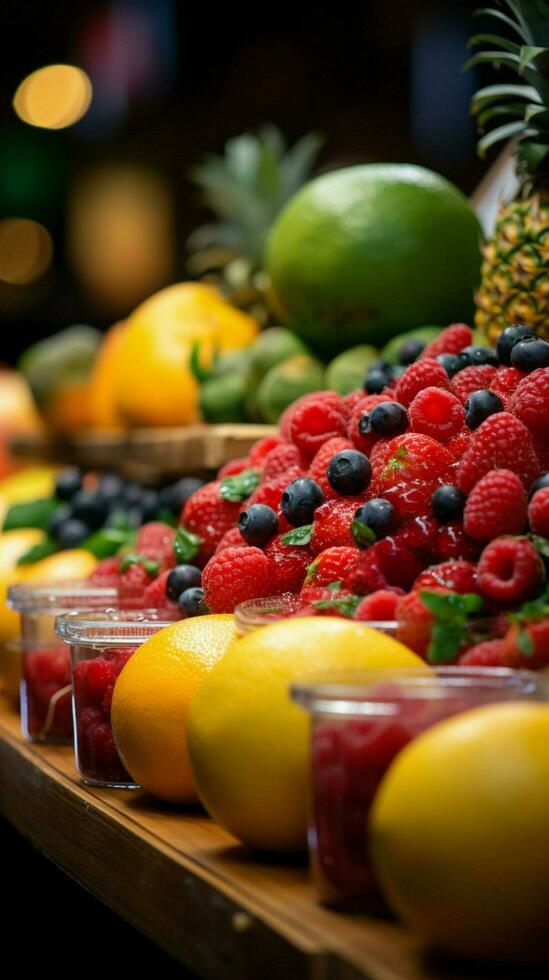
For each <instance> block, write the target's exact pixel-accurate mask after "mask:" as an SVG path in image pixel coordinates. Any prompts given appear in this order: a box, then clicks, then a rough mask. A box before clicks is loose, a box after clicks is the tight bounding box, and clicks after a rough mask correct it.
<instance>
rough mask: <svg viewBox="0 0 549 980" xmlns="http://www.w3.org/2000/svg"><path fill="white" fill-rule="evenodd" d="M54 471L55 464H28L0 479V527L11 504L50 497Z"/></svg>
mask: <svg viewBox="0 0 549 980" xmlns="http://www.w3.org/2000/svg"><path fill="white" fill-rule="evenodd" d="M56 471H57V467H55V466H30V467H27V469H24V470H21V471H20V472H18V473H13V474H12V475H11V476H7V477H4V479H2V480H0V527H1V526H2V525H3V523H4V518H5V516H6V513H7V511H8V508H9V507H11V505H12V504H20V503H23V502H25V501H28V500H38V499H40V498H44V497H50V496H51V495H52V494H53V490H54V485H55V474H56Z"/></svg>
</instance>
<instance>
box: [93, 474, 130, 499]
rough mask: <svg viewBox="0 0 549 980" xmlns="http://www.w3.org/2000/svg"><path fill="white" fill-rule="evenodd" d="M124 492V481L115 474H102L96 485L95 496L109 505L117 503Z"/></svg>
mask: <svg viewBox="0 0 549 980" xmlns="http://www.w3.org/2000/svg"><path fill="white" fill-rule="evenodd" d="M123 490H124V480H123V479H122V477H121V476H118V474H117V473H102V474H101V476H100V477H99V480H98V483H97V496H98V497H101V498H102V500H106V501H107V502H108V503H109V504H112V503H113V502H114V501H118V500H119V499H120V497H121V496H122V493H123Z"/></svg>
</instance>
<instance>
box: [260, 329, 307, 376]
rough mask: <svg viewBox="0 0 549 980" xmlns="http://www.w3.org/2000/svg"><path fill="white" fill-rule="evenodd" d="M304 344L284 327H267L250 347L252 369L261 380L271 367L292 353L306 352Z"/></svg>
mask: <svg viewBox="0 0 549 980" xmlns="http://www.w3.org/2000/svg"><path fill="white" fill-rule="evenodd" d="M308 353H309V351H308V350H307V348H306V347H305V344H304V343H303V341H302V340H300V339H299V337H296V335H295V333H292V331H291V330H287V328H286V327H269V328H268V330H264V331H263V332H262V333H260V334H259V337H258V338H257V340H255V341H254V343H253V345H252V348H251V364H252V370H253V371H254V373H255V374H256V375H257V376H258V379H259V380H261V379H262V378H264V377H265V375H266V374H267V371H270V370H271V368H273V367H276V365H277V364H281V363H282V361H286V360H287V359H288V358H289V357H292V356H293V355H294V354H308Z"/></svg>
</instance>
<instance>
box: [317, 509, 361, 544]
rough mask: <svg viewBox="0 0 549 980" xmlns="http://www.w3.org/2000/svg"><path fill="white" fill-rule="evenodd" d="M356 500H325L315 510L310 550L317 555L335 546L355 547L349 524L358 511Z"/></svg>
mask: <svg viewBox="0 0 549 980" xmlns="http://www.w3.org/2000/svg"><path fill="white" fill-rule="evenodd" d="M358 507H359V505H358V504H357V502H356V500H354V499H353V500H341V499H339V500H327V501H326V503H324V504H321V505H320V507H317V509H316V510H315V519H314V522H313V536H312V539H311V544H310V548H311V551H312V553H313V555H319V554H320V552H321V551H325V550H326V548H331V547H333V546H336V545H347V546H348V547H350V548H353V547H354V546H355V542H354V539H353V536H352V534H351V523H352V520H353V518H354V516H355V514H356V512H357V510H358Z"/></svg>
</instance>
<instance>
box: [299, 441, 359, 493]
mask: <svg viewBox="0 0 549 980" xmlns="http://www.w3.org/2000/svg"><path fill="white" fill-rule="evenodd" d="M352 448H353V444H352V442H349V440H348V439H344V438H343V436H336V437H335V439H328V442H327V443H326V444H325V445H324V446H322V448H321V449H319V450H318V452H317V453H316V455H315V456H314V458H313V460H312V462H311V465H310V466H309V469H308V472H307V476H308V477H309V479H310V480H314V481H315V482H316V483H318V485H319V487H320V489H321V490H322V492H323V494H324V496H325V497H326V499H329V498H330V497H336V496H338V495H337V494H336V491H335V490H334V489H333V487H332V486H331V485H330V482H329V480H328V477H327V476H326V471H327V469H328V465H329V463H330V461H331V459H332V457H333V456H335V454H336V453H340V452H342V450H343V449H352Z"/></svg>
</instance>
